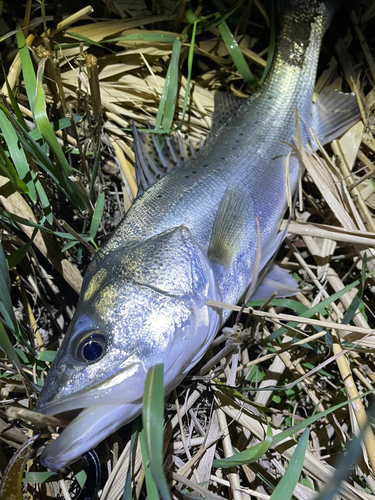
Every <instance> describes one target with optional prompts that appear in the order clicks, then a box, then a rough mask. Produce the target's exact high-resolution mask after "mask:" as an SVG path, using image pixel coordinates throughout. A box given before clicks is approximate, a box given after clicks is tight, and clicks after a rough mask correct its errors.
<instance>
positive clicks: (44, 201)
mask: <svg viewBox="0 0 375 500" xmlns="http://www.w3.org/2000/svg"><path fill="white" fill-rule="evenodd" d="M31 173H32V176H33V179H34V184H35V189H36V192H37V194H38V198H39V201H40V204H41V205H42V209H43V215H44V217H45V218H46V219H47V221H48V222H49V223H50V224H51V225H52V224H53V214H52V208H51V203H50V201H49V199H48V196H47V194H46V192H45V191H44V187H43V186H42V183H41V182H40V180H39V179H38V177H37V176H36V175H35V174H34V172H31Z"/></svg>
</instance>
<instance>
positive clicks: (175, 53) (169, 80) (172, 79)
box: [155, 40, 181, 132]
mask: <svg viewBox="0 0 375 500" xmlns="http://www.w3.org/2000/svg"><path fill="white" fill-rule="evenodd" d="M180 51H181V42H180V40H175V41H174V43H173V49H172V55H171V60H170V62H169V66H168V71H167V75H166V77H165V83H164V88H163V92H162V95H161V98H160V103H159V108H158V113H157V115H156V120H155V129H156V130H158V129H162V130H163V131H165V132H169V131H170V128H171V125H172V120H173V116H174V112H175V106H176V97H177V90H178V61H179V58H180Z"/></svg>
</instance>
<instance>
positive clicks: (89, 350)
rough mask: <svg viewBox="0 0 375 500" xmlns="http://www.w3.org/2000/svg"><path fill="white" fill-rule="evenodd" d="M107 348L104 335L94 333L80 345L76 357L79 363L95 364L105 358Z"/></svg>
mask: <svg viewBox="0 0 375 500" xmlns="http://www.w3.org/2000/svg"><path fill="white" fill-rule="evenodd" d="M106 347H107V346H106V340H105V337H104V335H103V334H101V333H92V334H90V335H87V336H86V337H85V338H84V339H83V340H82V341H81V342H80V343H79V345H78V347H77V350H76V357H77V359H78V361H83V362H86V363H94V362H95V361H99V359H101V358H102V357H103V356H104V354H105V351H106Z"/></svg>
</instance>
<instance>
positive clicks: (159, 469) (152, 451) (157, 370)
mask: <svg viewBox="0 0 375 500" xmlns="http://www.w3.org/2000/svg"><path fill="white" fill-rule="evenodd" d="M163 380H164V365H163V364H162V363H161V364H157V365H155V366H153V367H152V368H150V369H149V371H148V373H147V376H146V381H145V390H144V394H143V412H142V422H143V429H144V433H145V441H146V449H147V453H148V456H149V461H150V462H149V463H150V472H151V475H152V478H153V480H154V481H155V483H156V486H157V488H158V491H159V493H160V496H161V498H162V500H171V496H170V493H169V488H168V484H167V480H166V478H165V475H164V469H163V418H164V383H163Z"/></svg>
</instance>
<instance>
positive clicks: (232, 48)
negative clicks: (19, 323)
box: [218, 21, 257, 85]
mask: <svg viewBox="0 0 375 500" xmlns="http://www.w3.org/2000/svg"><path fill="white" fill-rule="evenodd" d="M218 29H219V31H220V35H221V37H222V39H223V41H224V43H225V45H226V47H227V49H228V52H229V54H230V56H231V58H232V59H233V62H234V64H235V65H236V68H237V69H238V71H239V73H240V74H241V76H242V78H243V79H244V81H245V82H246V83H247V84H249V85H257V81H256V80H255V78H254V75H253V74H252V72H251V71H250V69H249V66H248V65H247V62H246V60H245V58H244V56H243V54H242V52H241V49H240V48H239V46H238V44H237V42H236V39H235V38H234V36H233V34H232V32H231V31H230V29H229V27H228V25H227V23H226V22H225V21H223V22H221V23H220V24H219V25H218Z"/></svg>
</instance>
